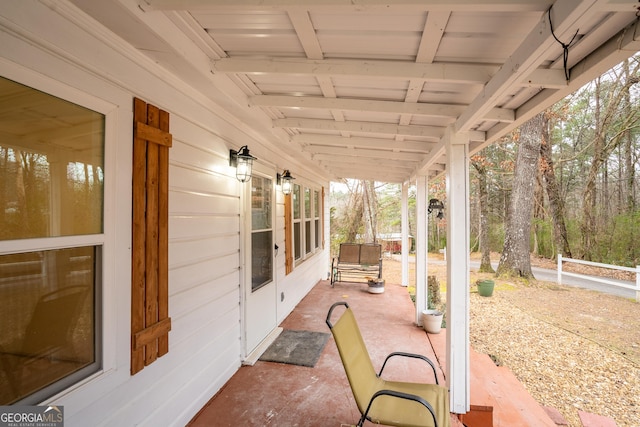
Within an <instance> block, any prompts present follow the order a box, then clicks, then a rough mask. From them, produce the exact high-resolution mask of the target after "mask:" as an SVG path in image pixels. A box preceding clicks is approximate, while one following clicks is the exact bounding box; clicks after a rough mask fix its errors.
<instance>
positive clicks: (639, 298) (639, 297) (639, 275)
mask: <svg viewBox="0 0 640 427" xmlns="http://www.w3.org/2000/svg"><path fill="white" fill-rule="evenodd" d="M636 302H640V265H636Z"/></svg>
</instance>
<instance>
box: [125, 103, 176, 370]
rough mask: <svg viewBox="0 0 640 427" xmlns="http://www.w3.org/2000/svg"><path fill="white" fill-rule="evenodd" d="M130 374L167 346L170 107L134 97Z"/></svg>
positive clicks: (163, 352)
mask: <svg viewBox="0 0 640 427" xmlns="http://www.w3.org/2000/svg"><path fill="white" fill-rule="evenodd" d="M133 122H134V123H133V124H134V126H133V130H134V135H133V224H132V234H133V235H132V263H131V265H132V272H131V375H133V374H135V373H137V372H139V371H141V370H142V369H143V368H144V367H145V366H146V365H149V364H150V363H152V362H153V361H154V360H156V359H157V358H158V357H160V356H163V355H165V354H166V353H167V352H168V351H169V331H170V330H171V319H170V318H169V293H168V291H169V280H168V274H169V265H168V264H169V256H168V255H169V147H171V143H172V138H171V134H170V133H169V113H168V112H166V111H162V110H160V109H159V108H158V107H154V106H153V105H149V104H147V103H146V102H144V101H142V100H140V99H137V98H136V99H134V112H133Z"/></svg>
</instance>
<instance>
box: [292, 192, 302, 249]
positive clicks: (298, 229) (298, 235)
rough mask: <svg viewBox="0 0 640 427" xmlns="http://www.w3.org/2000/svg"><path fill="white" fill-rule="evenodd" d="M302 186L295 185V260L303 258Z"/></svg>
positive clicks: (293, 195)
mask: <svg viewBox="0 0 640 427" xmlns="http://www.w3.org/2000/svg"><path fill="white" fill-rule="evenodd" d="M300 191H301V189H300V185H298V184H294V185H293V193H292V195H291V196H292V197H293V202H292V203H293V247H294V249H293V250H294V258H295V260H296V261H297V260H299V259H300V258H301V257H302V225H301V222H302V215H301V213H302V209H301V208H300V204H301V203H302V199H301V198H300Z"/></svg>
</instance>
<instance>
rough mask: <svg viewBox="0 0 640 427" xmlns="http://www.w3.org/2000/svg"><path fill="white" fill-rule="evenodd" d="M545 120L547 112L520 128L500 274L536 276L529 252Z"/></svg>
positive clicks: (499, 267) (498, 271)
mask: <svg viewBox="0 0 640 427" xmlns="http://www.w3.org/2000/svg"><path fill="white" fill-rule="evenodd" d="M542 121H543V113H540V114H538V115H537V116H535V117H533V118H531V119H530V120H529V121H528V122H526V123H525V124H524V125H522V126H521V127H520V146H519V148H518V156H517V158H516V165H515V171H514V177H513V190H512V194H511V201H510V204H509V213H508V215H507V222H506V225H505V239H504V248H503V251H502V256H501V257H500V263H499V264H498V270H497V272H496V275H497V276H508V277H513V276H515V277H524V278H534V277H533V273H532V272H531V258H530V254H529V243H530V241H531V216H532V213H533V191H534V184H535V180H534V179H532V177H535V176H536V174H537V166H538V156H539V155H540V139H541V138H540V137H541V132H542Z"/></svg>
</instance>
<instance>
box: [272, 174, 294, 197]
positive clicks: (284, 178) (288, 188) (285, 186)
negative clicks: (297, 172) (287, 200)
mask: <svg viewBox="0 0 640 427" xmlns="http://www.w3.org/2000/svg"><path fill="white" fill-rule="evenodd" d="M294 179H295V178H294V177H292V176H291V172H289V170H288V169H285V170H284V171H282V175H280V174H277V175H276V183H277V184H278V185H280V186H281V188H282V194H284V195H287V194H291V192H292V191H293V182H292V181H293V180H294Z"/></svg>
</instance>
